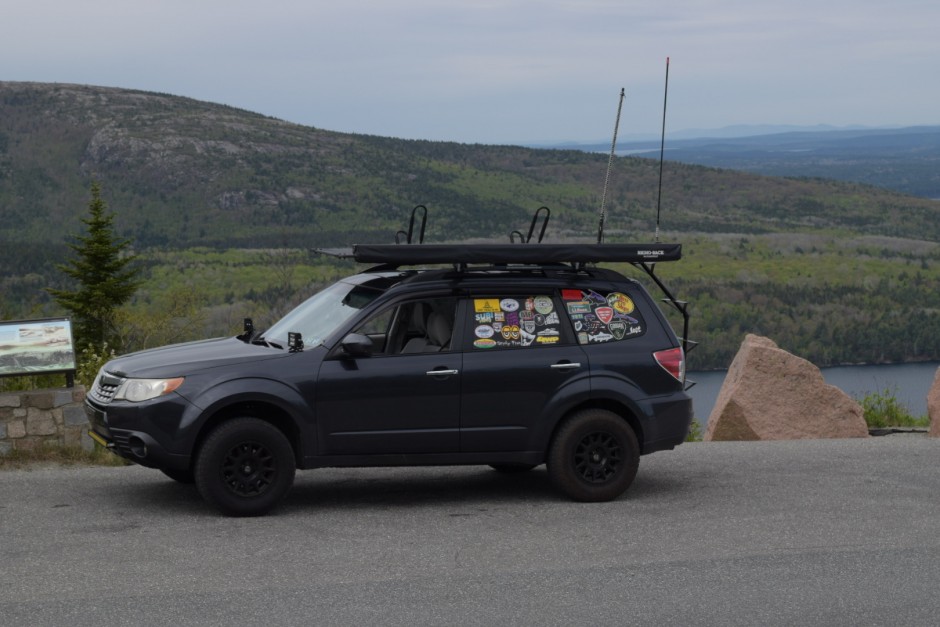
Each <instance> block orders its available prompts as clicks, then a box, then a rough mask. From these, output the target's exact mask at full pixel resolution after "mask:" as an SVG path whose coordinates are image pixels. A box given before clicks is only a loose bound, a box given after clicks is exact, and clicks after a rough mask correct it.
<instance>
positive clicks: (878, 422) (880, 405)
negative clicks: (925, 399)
mask: <svg viewBox="0 0 940 627" xmlns="http://www.w3.org/2000/svg"><path fill="white" fill-rule="evenodd" d="M859 404H861V406H862V409H863V410H865V422H866V423H868V427H869V428H870V429H880V428H885V427H923V428H927V427H929V426H930V417H929V416H915V415H914V414H913V413H911V410H910V409H909V408H908V407H907V405H905V404H904V403H902V402H901V401H899V400H898V397H897V389H896V388H894V389H892V388H890V387H887V388H885V389H884V390H882V391H880V392H869V393H868V394H866V395H865V396H864V397H863V398H862V399H861V400H859Z"/></svg>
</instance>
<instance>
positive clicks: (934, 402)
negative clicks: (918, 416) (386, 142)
mask: <svg viewBox="0 0 940 627" xmlns="http://www.w3.org/2000/svg"><path fill="white" fill-rule="evenodd" d="M927 415H928V416H930V432H929V433H928V434H927V435H930V436H933V437H935V438H940V368H937V374H935V375H934V378H933V385H931V386H930V392H928V393H927Z"/></svg>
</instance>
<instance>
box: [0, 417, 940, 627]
mask: <svg viewBox="0 0 940 627" xmlns="http://www.w3.org/2000/svg"><path fill="white" fill-rule="evenodd" d="M938 461H940V439H930V438H926V437H924V436H920V435H892V436H886V437H880V438H871V439H868V440H815V441H790V442H748V443H695V444H686V445H683V446H681V447H679V448H678V449H677V450H675V451H672V452H663V453H656V454H654V455H651V456H648V457H644V458H643V459H642V461H641V463H640V472H639V475H638V477H637V480H636V482H635V483H634V485H633V487H632V488H631V489H630V490H629V491H628V492H627V493H626V494H625V495H624V496H623V497H622V498H620V499H619V500H617V501H614V502H611V503H602V504H578V503H573V502H569V501H566V500H565V499H564V498H563V497H561V496H560V495H558V494H557V493H556V492H555V491H554V490H553V489H552V487H551V485H550V484H549V481H548V477H547V475H546V473H545V470H544V468H539V469H536V470H535V471H532V472H530V473H526V474H524V475H518V476H506V475H500V474H498V473H495V472H493V471H491V470H489V469H488V468H483V467H469V468H439V467H436V468H406V469H387V468H385V469H355V470H317V471H305V472H301V473H298V477H297V483H296V484H295V487H294V489H293V490H292V492H291V493H290V494H289V495H288V499H287V501H286V502H285V503H284V505H283V506H282V507H281V508H280V509H278V510H277V511H276V512H275V514H273V515H271V516H268V517H264V518H252V519H232V518H223V517H220V516H217V515H216V514H214V513H213V512H212V511H210V510H209V509H208V508H207V507H205V506H204V504H203V503H202V501H201V500H200V498H199V495H198V494H197V493H196V491H195V489H194V488H193V487H191V486H183V485H178V484H175V483H174V482H172V481H170V480H168V479H166V478H164V476H163V475H162V474H160V473H158V472H156V471H151V470H147V469H143V468H138V467H128V468H70V469H63V468H38V469H31V470H24V471H4V472H0V617H2V618H0V622H2V624H4V625H30V626H34V625H65V624H68V625H95V626H97V627H100V626H101V625H111V624H116V625H130V624H134V625H146V624H152V625H166V624H179V625H221V624H243V625H260V624H285V625H300V624H303V625H353V624H375V625H406V624H407V625H445V624H460V625H497V624H509V625H534V624H540V625H562V624H572V625H588V624H597V625H611V624H638V625H646V624H657V625H776V624H779V625H793V624H801V625H815V624H819V625H888V624H890V625H934V624H936V622H937V616H940V595H938V594H937V592H936V591H937V582H938V581H940V464H938Z"/></svg>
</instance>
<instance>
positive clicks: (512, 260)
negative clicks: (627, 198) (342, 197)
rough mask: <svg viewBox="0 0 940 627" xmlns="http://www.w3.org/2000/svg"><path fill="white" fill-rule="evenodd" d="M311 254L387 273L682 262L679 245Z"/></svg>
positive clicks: (401, 247) (360, 247) (368, 248)
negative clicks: (419, 268) (445, 267)
mask: <svg viewBox="0 0 940 627" xmlns="http://www.w3.org/2000/svg"><path fill="white" fill-rule="evenodd" d="M314 252H317V253H320V254H324V255H330V256H332V257H338V258H340V259H353V260H355V261H358V262H360V263H374V264H381V265H382V266H383V267H387V268H388V269H394V268H397V267H399V266H414V265H424V264H454V265H455V266H457V267H459V268H460V267H462V268H466V266H467V265H468V264H490V265H510V264H521V265H530V266H542V265H559V264H572V265H573V266H575V267H578V266H581V267H583V266H584V265H586V264H589V263H603V262H608V263H659V262H663V261H678V260H679V259H681V258H682V244H662V243H656V244H535V245H530V246H519V245H518V244H356V245H354V246H352V247H351V248H325V249H314Z"/></svg>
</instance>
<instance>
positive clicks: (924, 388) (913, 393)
mask: <svg viewBox="0 0 940 627" xmlns="http://www.w3.org/2000/svg"><path fill="white" fill-rule="evenodd" d="M937 368H940V362H936V361H932V362H925V363H919V364H891V365H886V366H835V367H832V368H822V374H823V378H824V379H825V380H826V383H828V384H830V385H834V386H836V387H837V388H839V389H840V390H842V391H843V392H845V393H846V394H848V395H849V396H851V397H852V398H854V399H856V400H858V399H861V398H862V397H863V396H865V395H866V394H870V393H872V392H884V391H885V390H886V389H887V390H890V391H891V392H892V393H894V395H895V396H896V397H897V399H898V400H899V401H900V402H901V403H903V404H904V405H905V406H906V407H907V408H908V409H909V410H910V411H911V413H912V414H914V415H915V416H924V415H926V414H927V393H928V392H929V391H930V386H931V385H932V384H933V380H934V376H935V375H936V373H937ZM726 374H727V372H726V371H724V370H721V371H714V372H690V373H689V375H688V378H689V379H690V380H691V381H695V382H696V384H695V387H693V388H692V389H690V390H689V396H691V397H692V402H693V406H694V408H695V419H696V420H697V421H698V422H699V423H700V424H701V425H702V426H703V427H704V426H705V424H706V423H707V422H708V415H709V414H711V412H712V408H713V407H714V406H715V401H716V400H717V399H718V392H719V391H721V386H722V384H723V383H724V381H725V375H726Z"/></svg>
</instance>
